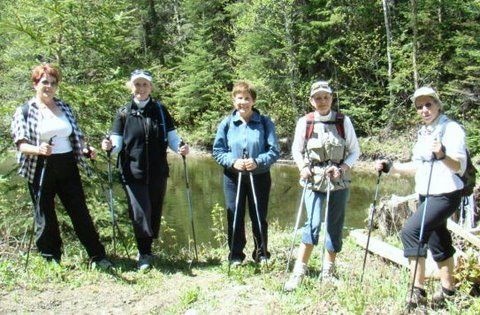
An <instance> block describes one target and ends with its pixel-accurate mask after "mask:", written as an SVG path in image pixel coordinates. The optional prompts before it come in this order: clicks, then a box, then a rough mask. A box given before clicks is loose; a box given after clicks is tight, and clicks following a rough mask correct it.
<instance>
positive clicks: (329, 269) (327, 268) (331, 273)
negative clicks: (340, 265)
mask: <svg viewBox="0 0 480 315" xmlns="http://www.w3.org/2000/svg"><path fill="white" fill-rule="evenodd" d="M322 279H323V280H325V281H332V282H336V281H338V275H337V268H336V267H335V263H332V262H329V261H326V262H324V263H323V269H322Z"/></svg>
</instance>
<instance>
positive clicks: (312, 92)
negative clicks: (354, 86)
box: [310, 87, 332, 97]
mask: <svg viewBox="0 0 480 315" xmlns="http://www.w3.org/2000/svg"><path fill="white" fill-rule="evenodd" d="M319 92H326V93H328V94H332V90H331V89H328V88H324V87H321V88H318V89H315V90H313V91H311V92H310V97H312V96H314V95H315V94H317V93H319Z"/></svg>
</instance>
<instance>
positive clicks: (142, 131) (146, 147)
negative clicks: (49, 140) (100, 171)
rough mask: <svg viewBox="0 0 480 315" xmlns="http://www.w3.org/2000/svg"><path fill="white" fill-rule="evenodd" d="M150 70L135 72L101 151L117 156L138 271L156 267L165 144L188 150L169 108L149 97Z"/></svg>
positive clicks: (165, 168)
mask: <svg viewBox="0 0 480 315" xmlns="http://www.w3.org/2000/svg"><path fill="white" fill-rule="evenodd" d="M152 81H153V78H152V74H151V73H150V72H148V71H145V70H135V71H133V72H132V74H131V76H130V80H129V81H128V82H127V85H128V87H129V88H130V89H131V91H132V98H131V100H130V101H129V102H128V103H127V104H126V105H125V106H123V107H122V108H120V110H119V111H118V112H117V116H116V118H115V121H114V122H113V128H112V133H111V136H110V138H109V139H104V140H103V142H102V149H103V150H105V151H112V152H113V153H118V154H119V160H120V171H121V174H122V182H123V186H124V188H125V191H126V194H127V199H128V203H129V214H130V218H131V220H132V224H133V229H134V233H135V238H136V241H137V247H138V257H137V258H138V269H140V270H144V269H148V268H150V267H151V265H152V260H153V255H152V243H153V240H154V239H155V238H157V237H158V234H159V231H160V221H161V216H162V204H163V199H164V196H165V191H166V187H167V177H168V175H169V170H168V164H167V147H170V149H172V150H173V151H175V152H178V153H180V154H182V155H187V154H188V152H189V148H188V145H186V144H185V145H183V144H182V143H181V139H180V137H179V136H178V135H177V133H176V131H175V126H174V122H173V119H172V117H171V116H170V114H169V113H168V111H167V109H166V108H165V106H163V105H162V104H161V103H160V102H159V101H157V100H154V99H153V98H151V96H150V94H151V92H152V90H153V84H152Z"/></svg>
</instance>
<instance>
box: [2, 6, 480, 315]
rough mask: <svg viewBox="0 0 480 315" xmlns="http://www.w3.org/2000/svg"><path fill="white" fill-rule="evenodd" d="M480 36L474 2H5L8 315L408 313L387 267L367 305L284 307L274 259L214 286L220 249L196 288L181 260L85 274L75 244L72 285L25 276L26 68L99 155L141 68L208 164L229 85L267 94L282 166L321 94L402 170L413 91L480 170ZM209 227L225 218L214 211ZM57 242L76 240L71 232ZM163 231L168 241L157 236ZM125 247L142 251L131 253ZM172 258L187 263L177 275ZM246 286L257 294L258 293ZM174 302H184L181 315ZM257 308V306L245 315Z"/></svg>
mask: <svg viewBox="0 0 480 315" xmlns="http://www.w3.org/2000/svg"><path fill="white" fill-rule="evenodd" d="M479 20H480V1H479V0H423V1H418V0H408V1H407V0H348V1H346V0H328V1H327V0H315V1H294V0H251V1H231V0H162V1H161V0H140V1H132V0H84V1H80V0H78V1H76V0H41V1H39V0H2V1H0V73H1V75H0V103H1V106H0V162H1V163H3V164H2V165H3V166H5V165H7V164H8V167H7V168H9V169H10V168H11V170H8V169H7V170H6V171H5V169H2V174H1V175H0V217H1V218H2V219H1V220H0V252H1V253H2V255H0V278H1V279H2V281H3V283H0V287H2V288H9V290H3V291H5V293H2V294H5V295H4V296H2V297H1V299H0V300H2V301H3V303H4V307H5V309H7V310H9V309H11V310H17V311H18V309H19V305H26V306H22V308H21V309H20V310H21V311H23V312H32V313H38V312H45V310H48V311H52V310H54V311H55V310H57V312H58V313H75V312H78V309H82V311H85V312H87V313H88V312H91V313H98V312H99V307H101V306H100V305H99V304H98V296H97V295H98V294H97V292H101V296H103V297H104V299H103V301H102V302H103V303H102V306H103V307H104V309H106V310H110V309H112V308H114V307H120V306H119V305H123V306H122V307H123V308H121V309H122V310H124V312H125V313H128V311H125V310H130V311H132V310H137V311H136V312H137V313H145V312H152V313H158V312H159V310H165V309H167V310H170V312H171V313H180V312H184V311H185V310H187V309H188V308H189V307H191V305H192V304H194V305H195V307H197V308H198V309H200V310H202V309H203V310H204V311H205V313H209V311H211V310H212V309H215V310H216V312H218V313H222V311H218V310H219V307H220V309H221V308H222V307H224V313H228V312H232V310H245V309H249V310H255V309H258V310H259V311H262V310H264V309H265V305H268V306H269V308H270V309H280V310H282V311H283V312H285V313H293V314H298V313H301V312H305V313H313V312H318V310H329V311H331V310H332V305H333V310H335V309H338V310H341V311H340V313H341V312H342V311H343V312H345V310H349V311H350V312H351V313H365V312H366V313H384V310H385V307H386V306H389V307H392V305H395V307H396V309H400V308H401V307H402V306H403V304H404V296H405V295H404V294H403V293H402V292H400V291H401V290H402V289H401V288H406V287H407V282H408V276H407V273H406V272H402V273H399V272H398V269H396V268H393V267H391V266H389V265H387V264H384V263H383V262H379V263H378V264H377V265H375V267H373V268H372V270H379V272H378V273H376V275H373V276H371V277H368V279H369V281H370V283H369V290H364V289H365V288H364V287H362V286H361V285H359V284H358V283H357V284H352V283H351V282H348V285H345V286H342V287H340V288H339V289H337V290H335V291H329V290H327V291H325V292H323V291H322V292H321V293H320V294H319V292H320V290H318V286H319V285H318V284H315V283H316V282H315V281H314V280H313V279H312V280H311V281H310V282H309V283H307V288H306V289H305V290H302V291H300V293H298V294H296V295H294V296H291V295H290V296H283V295H279V294H277V292H278V291H280V290H281V288H280V286H281V284H279V281H278V278H279V275H280V274H282V272H283V270H284V264H283V261H282V260H281V259H278V260H277V262H276V263H275V265H274V266H273V270H274V272H271V273H266V274H260V275H258V274H257V272H256V271H254V270H255V269H254V267H252V266H249V268H248V269H244V270H240V271H237V273H236V274H234V279H236V282H235V281H231V280H230V279H229V278H227V277H226V276H224V277H221V274H225V273H226V271H225V270H223V271H222V269H221V268H222V266H221V265H220V266H217V264H214V263H211V261H217V260H219V258H218V257H225V256H226V252H225V251H226V250H225V248H226V246H223V247H221V248H220V253H219V249H214V250H211V249H204V251H202V255H203V256H205V255H207V254H208V255H207V256H206V257H207V258H205V260H206V262H205V265H201V266H200V267H204V268H197V269H196V271H195V272H197V273H199V274H200V276H199V277H197V278H192V277H190V276H183V277H182V276H181V275H178V273H177V271H178V269H179V268H180V269H181V270H183V271H186V270H188V266H187V265H186V263H185V257H186V256H187V255H186V254H185V253H183V249H182V250H180V254H178V255H177V254H175V255H172V254H171V252H169V251H168V250H166V251H164V250H163V249H162V251H161V252H160V253H159V255H160V258H161V262H162V263H161V264H160V263H158V264H157V268H158V269H159V270H158V271H156V270H154V271H152V272H151V273H150V274H147V275H142V274H137V273H129V270H131V269H132V268H133V267H132V266H135V262H134V261H130V260H128V259H125V257H114V258H115V263H116V264H117V266H120V268H119V269H120V270H121V271H119V273H120V276H117V278H111V277H109V276H108V275H102V274H96V273H87V272H84V268H85V266H84V263H83V262H84V257H83V256H82V254H81V252H80V253H79V248H78V246H79V244H77V243H73V242H68V243H67V244H72V245H71V246H67V248H66V249H65V250H66V251H67V252H68V253H69V255H66V257H67V261H66V264H65V265H66V267H64V268H63V269H62V267H58V268H57V267H55V266H54V267H51V266H45V265H42V262H41V261H39V260H38V259H37V260H35V259H34V258H35V257H33V258H32V267H31V269H33V270H35V272H33V273H30V274H28V273H25V272H23V259H24V258H23V257H22V256H21V253H24V252H25V248H26V243H25V242H24V240H25V235H26V232H25V231H28V228H29V226H30V224H31V223H30V222H31V220H30V218H31V202H30V200H29V199H28V198H25V196H27V192H26V190H25V184H24V181H22V180H20V179H19V178H18V177H17V175H15V173H16V166H13V163H14V162H13V151H14V145H13V143H12V139H11V136H10V130H9V128H10V123H11V119H12V115H13V113H14V110H15V108H16V107H18V106H20V105H21V104H23V103H24V102H25V101H26V100H27V99H29V98H30V97H32V96H33V94H34V92H33V89H32V84H31V82H30V73H31V69H32V67H33V66H35V65H37V64H38V63H40V62H50V63H54V64H56V65H58V66H59V67H60V69H61V70H62V73H63V78H64V80H63V82H62V84H61V85H60V89H59V91H58V96H59V97H60V98H61V99H63V100H65V101H66V102H68V103H69V104H70V105H71V106H72V108H73V110H74V111H75V112H76V117H77V118H78V120H79V123H80V126H81V128H82V129H83V131H84V132H85V134H86V135H87V136H88V138H89V141H90V142H91V143H92V144H93V145H94V146H96V147H97V148H98V147H99V143H100V140H101V139H102V138H103V137H104V135H105V134H106V133H107V132H108V130H109V129H110V126H111V123H112V120H113V118H114V116H115V112H116V110H117V109H118V108H119V107H120V106H122V105H123V104H125V103H126V102H127V101H128V99H129V91H128V90H127V89H126V87H125V83H126V81H127V80H128V79H129V76H130V73H131V71H132V70H134V69H137V68H143V69H147V70H150V71H152V72H153V74H154V80H155V91H154V96H155V97H157V98H159V99H160V100H162V102H163V103H164V104H165V105H166V106H167V107H168V110H169V111H170V112H171V113H172V115H173V116H174V119H175V121H176V124H177V127H178V129H179V133H180V134H181V135H182V137H183V138H184V139H185V140H186V141H187V142H188V143H190V144H192V145H193V146H195V147H196V148H202V149H207V150H208V149H210V148H211V145H212V142H213V138H214V136H215V132H216V128H217V125H218V123H219V122H220V120H221V118H222V117H223V116H225V115H226V114H227V113H228V112H230V111H231V110H232V102H231V96H230V90H231V88H232V85H233V83H234V82H235V81H236V80H239V79H247V80H249V81H251V82H252V83H254V84H255V86H256V87H257V90H258V96H259V97H258V99H257V103H256V107H257V108H258V109H259V110H260V111H261V112H262V113H263V114H266V115H269V116H270V117H271V118H272V119H273V121H274V122H275V124H276V127H277V133H278V136H279V138H281V139H282V143H283V144H286V145H284V150H283V151H284V153H288V151H289V150H288V139H289V138H291V137H292V136H293V132H294V127H295V123H296V121H297V119H298V118H299V117H301V116H302V115H304V114H305V112H308V111H310V110H311V108H310V105H309V102H308V93H309V88H310V85H311V83H312V82H313V81H315V80H317V79H326V80H329V82H330V84H331V85H332V87H333V89H334V91H335V104H334V106H335V108H339V109H340V110H341V111H342V112H344V113H345V114H347V115H349V116H350V117H351V119H352V121H353V123H354V126H355V129H356V132H357V134H358V135H359V137H360V143H361V149H362V152H363V155H362V157H363V158H366V159H369V158H376V157H378V156H391V157H394V158H400V159H408V158H409V156H408V155H409V153H410V148H411V145H412V140H413V139H414V137H415V135H416V133H415V132H416V130H417V128H418V125H419V123H420V121H419V119H418V117H417V116H416V113H415V110H414V109H413V106H412V104H411V101H410V97H411V95H412V94H413V91H414V90H415V88H416V87H418V86H423V85H431V86H433V87H435V88H436V89H437V90H438V91H439V92H440V96H441V99H442V101H443V103H444V105H445V111H446V113H447V114H448V115H449V116H450V117H451V118H453V119H456V120H458V121H459V122H460V123H462V124H463V126H464V127H465V129H466V133H467V143H468V147H469V149H470V151H471V152H472V154H473V155H474V156H475V158H474V160H478V158H479V157H480V128H479V124H478V121H479V119H480V107H479V106H478V105H479V99H480V23H478V21H479ZM283 140H285V141H283ZM5 153H8V154H5ZM102 157H103V158H105V156H104V155H101V158H102ZM5 161H8V163H4V162H5ZM101 161H102V160H101ZM104 161H105V159H103V162H104ZM477 168H478V167H477ZM96 178H97V177H93V178H85V179H84V180H85V181H84V183H85V186H86V187H87V190H88V191H89V193H88V194H87V195H88V196H89V198H88V204H89V208H91V209H97V210H98V211H95V212H93V215H94V219H95V221H96V226H99V227H100V230H101V231H102V237H103V239H104V240H106V241H108V244H110V240H111V235H109V234H108V233H110V230H109V229H108V227H109V216H108V211H107V205H106V204H105V202H104V201H102V200H103V199H104V194H103V192H102V188H101V185H102V181H97V180H96ZM103 179H104V180H103V182H104V183H105V182H106V179H105V176H104V178H103ZM477 182H478V181H477ZM212 213H218V214H219V216H218V217H219V218H221V217H223V216H222V214H223V209H221V207H219V208H218V209H217V210H216V211H215V209H213V211H212ZM62 216H63V217H65V216H66V215H65V214H63V215H62ZM63 222H68V220H65V218H63ZM120 223H121V224H122V227H123V228H125V229H126V227H127V226H129V223H128V221H127V218H126V216H125V217H124V218H123V221H122V220H121V221H120ZM220 227H221V226H220ZM62 229H63V230H64V231H67V232H68V233H67V234H68V237H69V238H70V239H74V238H75V237H74V233H73V230H72V229H71V228H70V229H69V228H68V223H64V224H63V226H62ZM223 230H224V229H222V228H219V229H218V231H220V233H219V235H223V236H224V233H223ZM274 230H275V229H274ZM162 231H166V232H168V229H167V228H165V227H162ZM22 235H23V237H22ZM271 235H272V243H273V244H274V245H272V248H278V249H279V253H280V254H279V257H283V256H282V255H281V251H282V250H283V249H285V248H287V247H288V246H289V244H290V234H289V233H283V234H281V233H280V232H278V233H277V232H276V231H275V233H271ZM348 243H351V242H350V241H349V242H348ZM75 244H76V245H75ZM129 245H130V246H131V247H134V245H133V240H132V239H130V243H129ZM162 248H163V247H162ZM19 249H23V250H19ZM221 250H223V252H222V251H221ZM109 252H111V248H109ZM182 253H183V254H182ZM346 253H347V254H345V257H346V260H347V261H350V262H351V263H349V265H351V266H356V265H358V261H360V259H361V256H362V253H361V252H360V251H358V249H357V248H356V247H355V245H353V244H350V245H349V246H347V250H346ZM175 257H177V258H178V260H172V259H174V258H175ZM318 261H319V260H318V259H317V260H316V265H317V266H318V265H319V263H318ZM62 263H63V262H62ZM473 264H477V261H476V260H475V262H474V263H473ZM72 265H75V266H77V268H71V266H72ZM178 266H181V267H178ZM250 267H251V268H250ZM52 268H53V269H52ZM59 268H60V270H57V269H59ZM384 268H388V269H384ZM71 269H73V271H72V270H71ZM165 270H167V271H168V272H165ZM172 270H173V271H172ZM477 270H478V269H474V272H477ZM222 272H223V273H222ZM382 275H394V276H392V277H387V278H385V277H382ZM477 275H478V274H477ZM32 277H33V278H34V279H36V281H32ZM52 279H53V280H52ZM192 279H196V280H192ZM205 279H209V280H208V281H207V280H205ZM219 279H220V280H219ZM192 281H193V282H192ZM202 281H203V282H204V283H203V282H202ZM0 282H1V281H0ZM217 282H218V283H217ZM244 282H245V283H247V282H248V283H251V282H252V283H254V284H255V285H254V286H253V289H252V286H245V285H243V284H244ZM52 283H53V284H52ZM131 283H137V285H135V286H132V285H131ZM212 283H214V284H212ZM239 283H241V284H242V285H241V286H239ZM398 283H402V285H398ZM85 285H86V288H85V290H83V291H82V289H81V287H82V286H85ZM159 285H160V286H159ZM77 286H78V287H79V288H78V289H77V290H73V289H72V292H73V293H72V294H73V296H74V297H73V298H72V296H71V295H70V293H69V292H70V291H69V290H65V291H64V290H63V288H64V287H69V288H70V287H73V288H76V287H77ZM212 286H213V288H212ZM264 286H266V288H267V289H268V290H267V291H265V290H264V289H263V288H264ZM172 287H175V288H182V290H171V288H172ZM205 288H207V289H205ZM239 288H240V289H242V290H245V292H249V294H247V293H245V296H246V298H244V299H240V304H238V301H237V302H236V303H237V304H236V306H235V308H232V306H231V305H233V304H232V303H230V301H231V298H232V297H234V296H236V295H237V294H239V292H240V291H238V290H239ZM0 291H1V290H0ZM366 291H367V292H366ZM39 292H43V293H41V294H40V293H39ZM145 292H148V294H144V293H145ZM152 292H156V293H155V295H154V296H152V297H153V298H152V299H151V300H149V301H147V302H145V301H144V300H143V295H145V296H150V295H151V293H152ZM166 292H168V293H169V294H165V293H166ZM219 292H221V293H219ZM242 292H243V291H242ZM265 292H269V295H265ZM332 292H333V293H332ZM242 294H243V293H242ZM332 294H333V295H334V298H333V299H332ZM212 296H213V297H212ZM226 296H227V297H228V298H227V299H225V297H226ZM259 297H264V298H262V299H261V300H259ZM39 300H41V301H39ZM212 300H213V301H214V302H212ZM45 301H53V302H51V303H50V302H49V303H46V302H45ZM58 301H61V302H58ZM69 301H73V302H69ZM152 301H156V302H155V303H153V302H152ZM172 301H177V302H175V303H176V304H175V303H173V305H172ZM215 301H216V302H215ZM252 301H257V302H258V305H257V304H255V305H253V306H252V304H251V303H252ZM312 301H313V302H312ZM325 301H330V302H328V304H325ZM332 301H333V302H332ZM137 302H138V303H137ZM77 303H80V304H77ZM152 303H153V304H152ZM255 303H256V302H255ZM196 304H199V305H196ZM479 305H480V302H479V300H478V298H476V299H475V300H474V301H473V302H472V300H465V301H464V302H462V303H460V304H459V303H456V304H453V305H451V306H450V308H449V311H452V312H453V311H454V310H458V312H459V313H461V312H462V311H463V310H465V309H466V308H469V309H470V313H471V314H478V309H480V306H479ZM56 307H58V308H56ZM129 307H130V309H129ZM134 307H137V308H134ZM139 307H142V309H138V308H139ZM147 307H149V308H148V309H146V308H147ZM255 307H257V308H255ZM65 310H67V311H65ZM132 312H134V311H132ZM237 313H238V312H237ZM252 313H254V311H252ZM467 313H468V312H467Z"/></svg>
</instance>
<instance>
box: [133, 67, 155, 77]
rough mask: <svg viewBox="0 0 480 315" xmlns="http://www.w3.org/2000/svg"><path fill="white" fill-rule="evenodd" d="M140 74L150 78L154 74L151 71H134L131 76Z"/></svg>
mask: <svg viewBox="0 0 480 315" xmlns="http://www.w3.org/2000/svg"><path fill="white" fill-rule="evenodd" d="M138 74H145V75H148V76H149V77H151V76H152V73H151V72H150V71H147V70H142V69H136V70H133V72H132V73H131V74H130V76H133V75H138Z"/></svg>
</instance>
